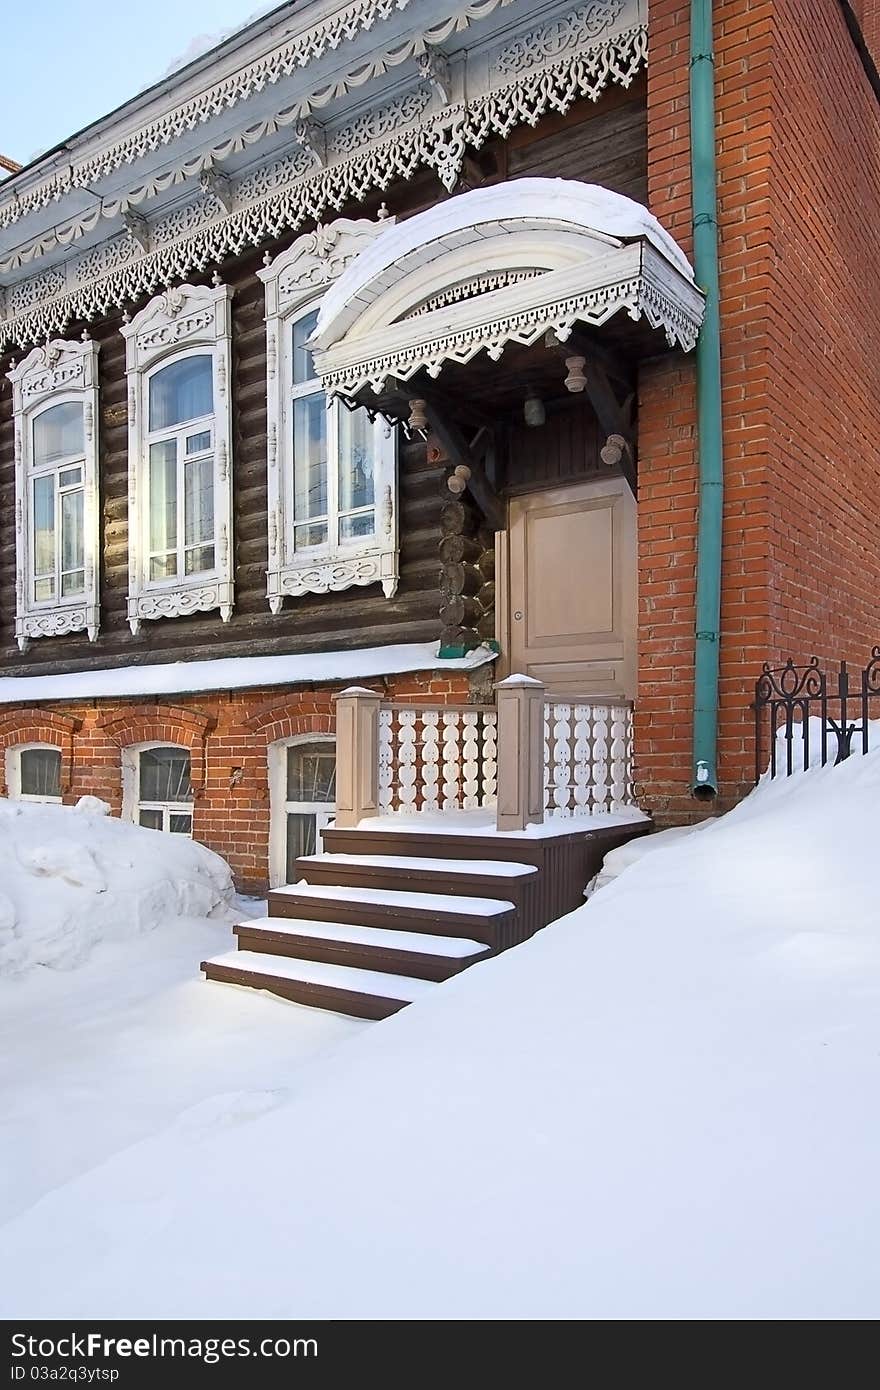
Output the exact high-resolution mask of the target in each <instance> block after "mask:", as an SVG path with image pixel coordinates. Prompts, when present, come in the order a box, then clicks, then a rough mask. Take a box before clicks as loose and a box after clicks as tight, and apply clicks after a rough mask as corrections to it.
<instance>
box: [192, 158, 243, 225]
mask: <svg viewBox="0 0 880 1390" xmlns="http://www.w3.org/2000/svg"><path fill="white" fill-rule="evenodd" d="M199 187H200V188H201V190H202V192H203V193H208V194H210V195H211V196H212V197H213V198H214V199H216V201H217V202H218V203H219V204H220V206H221V208H222V209H223V211H224V212H225V213H230V212H232V208H233V205H234V203H235V198H234V196H233V192H232V180H231V179H230V177H229V175H228V174H224V173H223V171H222V170H221V169H218V168H216V167H215V165H214V164H213V162H212V163H211V164H209V165H208V166H207V168H205V169H203V170H202V172H201V173H200V174H199Z"/></svg>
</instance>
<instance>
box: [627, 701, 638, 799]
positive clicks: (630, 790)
mask: <svg viewBox="0 0 880 1390" xmlns="http://www.w3.org/2000/svg"><path fill="white" fill-rule="evenodd" d="M634 729H635V717H634V714H633V711H632V707H631V706H628V707H627V711H626V804H627V806H635V804H636V796H635V776H634V769H633V752H634V748H635V740H634V737H633V733H634Z"/></svg>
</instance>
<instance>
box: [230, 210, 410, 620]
mask: <svg viewBox="0 0 880 1390" xmlns="http://www.w3.org/2000/svg"><path fill="white" fill-rule="evenodd" d="M391 220H392V219H386V220H385V221H384V222H383V221H378V222H371V221H370V220H369V219H367V218H360V219H358V220H356V221H355V220H352V219H350V218H345V217H340V218H337V220H336V221H335V222H331V223H329V224H328V225H327V226H320V227H318V228H317V229H316V230H315V231H314V232H309V233H307V234H306V235H305V236H301V237H298V238H297V240H296V241H295V242H294V243H293V245H292V246H291V247H289V248H288V250H287V251H283V252H282V253H281V255H279V256H276V257H275V259H274V260H272V261H269V262H268V264H267V265H266V266H265V268H264V269H263V270H260V271H258V272H257V274H258V275H259V277H260V279H261V280H262V281H263V284H264V286H265V292H266V408H267V429H266V438H267V462H268V510H269V536H268V541H269V564H268V569H267V571H266V579H267V588H266V593H267V598H268V600H269V607H270V609H271V610H272V612H273V613H280V612H281V609H282V606H283V603H284V599H285V597H294V598H295V597H298V596H299V595H301V594H308V593H311V594H326V593H328V592H330V591H334V592H335V591H338V590H341V589H348V588H351V587H352V586H354V585H366V584H376V583H379V584H381V585H382V590H383V592H384V594H385V597H386V598H390V597H391V596H392V595H393V594H394V593H395V591H396V589H397V583H398V577H399V566H398V560H399V551H398V537H397V437H396V431H395V430H394V428H393V427H392V426H391V425H389V424H388V422H387V421H385V420H382V419H381V418H377V419H376V420H375V421H374V422H373V430H374V443H375V449H374V457H375V474H374V499H375V501H374V506H375V518H376V519H375V529H374V533H373V535H371V536H359V537H356V538H355V539H353V540H350V541H343V542H340V540H339V508H338V506H337V505H336V493H337V473H336V469H335V461H336V459H337V458H338V445H337V440H338V437H339V420H340V411H342V410H345V409H347V407H346V406H344V405H343V404H342V403H341V402H340V401H339V400H333V401H330V402H328V417H329V418H328V421H327V456H328V499H327V500H328V516H327V541H326V543H325V544H324V545H321V546H309V547H308V548H307V549H303V550H300V551H297V550H296V549H295V546H294V508H293V497H294V459H293V422H292V401H293V393H294V389H299V394H308V393H309V392H308V391H305V390H303V389H302V388H294V385H293V351H292V340H293V324H294V323H295V322H296V320H297V319H299V318H303V317H305V316H306V315H307V314H310V313H311V312H312V311H313V310H314V309H316V308H317V307H318V306H319V304H320V299H321V295H322V294H323V292H324V291H325V290H326V289H327V288H328V287H329V286H330V285H331V284H332V283H333V281H334V280H336V279H337V278H338V277H339V276H340V275H341V274H342V272H343V270H344V269H345V268H346V266H347V265H348V264H349V262H350V261H351V260H353V259H354V257H355V256H357V255H358V254H359V253H360V252H361V251H362V250H363V249H364V248H365V247H366V246H368V245H369V244H370V242H371V241H372V240H373V239H374V237H376V236H377V235H378V234H379V233H380V232H381V231H383V230H384V229H385V228H386V227H387V226H389V225H390V221H391ZM310 385H311V384H310Z"/></svg>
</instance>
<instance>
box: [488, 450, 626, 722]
mask: <svg viewBox="0 0 880 1390" xmlns="http://www.w3.org/2000/svg"><path fill="white" fill-rule="evenodd" d="M636 544H637V542H636V503H635V499H634V497H633V495H632V492H631V491H630V489H629V486H628V484H627V483H626V482H625V481H624V480H623V479H622V478H609V479H602V480H601V481H599V482H590V483H579V484H575V485H573V486H568V487H559V488H552V489H549V490H547V491H542V492H532V493H528V494H527V495H525V496H522V497H514V498H512V499H511V501H510V513H509V531H508V547H507V548H508V566H507V570H508V575H507V595H506V598H507V602H506V604H505V605H504V606H505V608H506V613H507V621H506V626H507V628H508V634H509V635H508V643H507V650H508V653H509V663H508V666H509V670H510V671H511V672H522V673H524V674H525V675H529V676H535V677H537V678H538V679H539V680H542V681H543V682H544V684H545V685H546V686H547V689H548V691H550V692H551V694H556V695H560V696H572V697H574V696H581V697H584V698H589V697H600V696H618V697H624V698H627V699H633V698H634V696H635V684H636V616H637V615H636V584H637V549H636Z"/></svg>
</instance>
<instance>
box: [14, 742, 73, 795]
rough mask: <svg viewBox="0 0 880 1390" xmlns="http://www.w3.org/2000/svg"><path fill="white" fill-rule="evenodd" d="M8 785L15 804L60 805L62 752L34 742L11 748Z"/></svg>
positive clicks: (48, 745) (49, 745)
mask: <svg viewBox="0 0 880 1390" xmlns="http://www.w3.org/2000/svg"><path fill="white" fill-rule="evenodd" d="M6 783H7V786H8V788H9V795H10V798H11V799H12V800H14V801H42V802H45V803H47V804H52V803H55V804H59V805H60V803H61V750H60V749H59V748H55V747H53V746H52V745H51V744H46V743H34V744H30V745H26V746H23V747H19V748H11V749H10V750H9V753H8V754H7V771H6Z"/></svg>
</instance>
